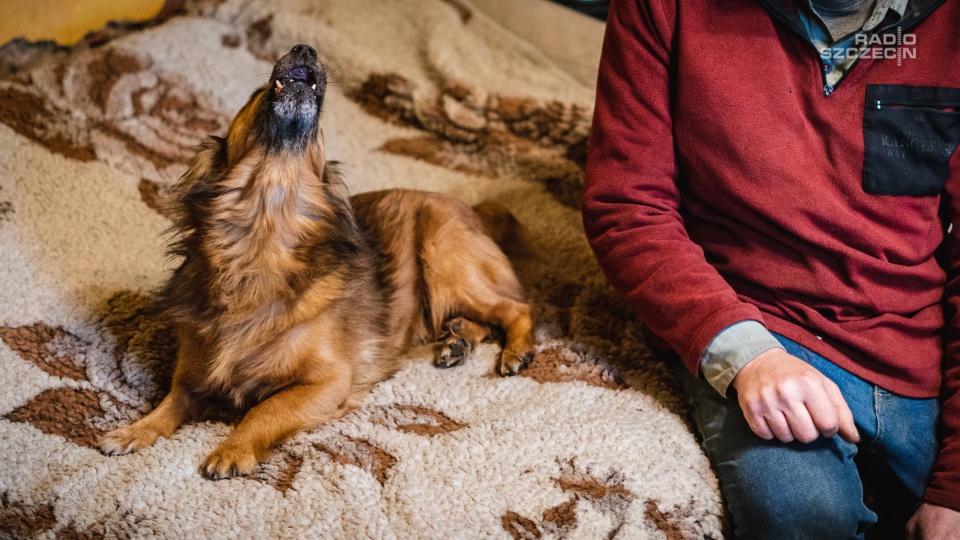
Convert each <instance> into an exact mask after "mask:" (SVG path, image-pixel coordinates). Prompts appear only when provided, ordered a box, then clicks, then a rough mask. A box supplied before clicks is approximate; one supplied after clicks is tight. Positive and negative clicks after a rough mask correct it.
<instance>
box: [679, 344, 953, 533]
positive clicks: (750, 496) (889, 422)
mask: <svg viewBox="0 0 960 540" xmlns="http://www.w3.org/2000/svg"><path fill="white" fill-rule="evenodd" d="M776 337H777V339H779V340H780V342H781V343H782V344H783V346H784V347H785V348H786V349H787V352H789V353H790V354H792V355H794V356H796V357H797V358H800V359H801V360H804V361H806V362H807V363H809V364H810V365H812V366H813V367H815V368H817V369H818V370H819V371H820V372H821V373H823V374H824V375H826V376H827V377H828V378H829V379H830V380H832V381H833V382H835V383H836V384H837V386H839V387H840V391H841V392H842V393H843V396H844V398H846V400H847V404H848V405H849V406H850V410H851V411H852V412H853V418H854V421H855V422H856V425H857V430H858V431H859V432H860V443H859V444H857V445H854V444H850V443H848V442H846V441H844V440H842V439H841V438H840V437H838V436H834V437H831V438H829V439H827V438H823V437H821V438H820V439H817V440H816V441H814V442H812V443H809V444H803V443H800V442H792V443H782V442H779V441H777V440H776V439H774V440H773V441H765V440H763V439H761V438H760V437H758V436H757V435H755V434H754V433H753V432H752V431H751V430H750V427H749V426H748V425H747V421H746V419H745V418H744V417H743V412H742V411H741V410H740V406H739V404H738V402H737V398H736V395H733V396H732V397H729V398H724V397H722V396H720V395H719V394H718V393H717V391H716V390H714V389H713V387H711V386H710V385H709V384H707V382H706V381H704V380H701V379H697V378H695V377H693V375H691V374H690V372H689V371H687V370H686V369H685V368H683V367H682V366H679V369H677V370H676V371H677V373H678V376H679V377H680V380H681V382H682V383H683V385H684V386H685V387H686V390H687V394H688V396H689V398H690V402H691V405H692V413H693V415H692V416H693V420H694V423H695V424H696V426H697V428H698V429H699V431H700V436H701V437H702V444H703V448H704V450H705V451H706V453H707V456H708V457H709V458H710V462H711V463H712V464H713V468H714V471H715V472H716V474H717V478H718V479H719V481H720V488H721V490H722V491H723V495H724V497H725V498H726V501H727V507H728V508H729V510H730V513H731V514H732V517H733V522H734V526H735V532H736V535H737V537H738V538H742V539H748V538H770V539H777V540H784V539H789V538H797V539H818V540H823V539H830V538H863V537H864V534H865V532H866V530H867V528H868V527H870V526H871V525H873V524H874V523H876V522H877V519H878V517H877V514H875V513H874V512H873V511H872V510H870V509H868V508H867V506H866V505H865V504H864V490H863V482H862V481H861V476H860V474H859V472H858V467H857V465H858V464H860V465H861V466H862V467H869V466H870V464H875V466H876V468H877V471H875V472H876V473H877V474H879V475H881V476H884V479H883V482H885V483H884V485H883V486H882V487H880V488H879V489H878V490H877V491H879V492H880V493H877V495H878V496H880V497H886V498H888V499H893V500H892V501H886V502H885V507H888V508H889V510H890V515H891V516H895V517H893V518H891V520H889V521H886V522H885V523H884V522H882V524H881V526H878V527H877V528H876V529H889V530H886V531H884V532H885V533H890V537H891V538H897V537H902V536H903V529H902V528H900V527H902V526H903V524H904V523H905V522H906V519H908V518H909V516H910V514H912V512H913V510H914V509H915V508H916V506H917V505H918V504H919V503H920V498H921V496H922V495H923V491H924V489H925V488H926V484H927V480H928V477H929V475H930V469H931V468H932V466H933V461H934V457H935V455H936V448H937V439H936V425H937V417H938V414H939V403H938V400H936V399H912V398H906V397H902V396H898V395H895V394H892V393H890V392H888V391H886V390H884V389H882V388H880V387H878V386H876V385H874V384H870V383H868V382H866V381H864V380H863V379H861V378H859V377H857V376H855V375H853V374H851V373H849V372H847V371H845V370H843V369H841V368H840V367H838V366H837V365H835V364H833V363H831V362H830V361H828V360H827V359H825V358H823V357H822V356H820V355H818V354H816V353H814V352H813V351H810V350H809V349H807V348H805V347H803V346H801V345H799V344H797V343H795V342H793V341H790V340H788V339H786V338H784V337H782V336H779V335H777V336H776ZM858 452H859V453H860V454H861V455H859V456H858ZM855 456H856V457H857V463H854V457H855ZM864 478H865V479H866V478H867V477H866V476H864ZM868 485H872V484H870V483H869V482H868ZM876 529H875V530H876ZM875 530H871V534H870V536H874V532H875Z"/></svg>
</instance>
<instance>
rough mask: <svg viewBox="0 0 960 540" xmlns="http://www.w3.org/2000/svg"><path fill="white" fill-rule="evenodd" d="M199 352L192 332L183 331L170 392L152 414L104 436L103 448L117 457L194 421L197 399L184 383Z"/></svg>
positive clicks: (101, 445)
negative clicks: (185, 423) (188, 370)
mask: <svg viewBox="0 0 960 540" xmlns="http://www.w3.org/2000/svg"><path fill="white" fill-rule="evenodd" d="M198 354H199V353H198V349H197V344H196V342H195V340H194V339H193V338H192V337H191V336H190V335H189V334H186V333H184V332H181V333H180V348H179V349H178V350H177V364H176V367H175V368H174V373H173V385H172V387H171V388H170V393H169V394H167V396H166V397H165V398H163V401H161V402H160V405H157V408H156V409H154V410H152V411H150V414H148V415H146V416H144V417H143V418H141V419H139V420H137V421H136V422H134V423H132V424H130V425H129V426H125V427H122V428H120V429H115V430H113V431H111V432H110V433H107V434H106V435H104V436H103V437H101V438H100V441H99V443H98V446H99V447H100V451H101V452H103V453H104V454H107V455H109V456H115V455H119V454H127V453H129V452H133V451H135V450H140V449H142V448H146V447H148V446H150V445H152V444H153V443H155V442H156V441H157V439H158V438H160V437H164V438H167V437H170V435H173V432H174V431H176V430H177V428H178V427H180V426H181V425H183V423H184V422H186V421H188V420H190V419H191V418H192V417H193V415H194V408H195V399H194V396H193V395H192V394H191V393H190V390H189V389H188V388H187V387H186V385H184V384H183V383H182V382H181V376H182V372H183V371H184V370H187V369H189V366H192V365H194V364H195V363H196V361H197V358H198V356H197V355H198Z"/></svg>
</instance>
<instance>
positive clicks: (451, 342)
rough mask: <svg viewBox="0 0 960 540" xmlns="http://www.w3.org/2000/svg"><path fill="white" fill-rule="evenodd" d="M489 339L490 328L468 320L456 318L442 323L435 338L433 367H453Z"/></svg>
mask: <svg viewBox="0 0 960 540" xmlns="http://www.w3.org/2000/svg"><path fill="white" fill-rule="evenodd" d="M489 337H490V327H489V326H487V325H485V324H478V323H475V322H473V321H471V320H470V319H465V318H463V317H457V318H454V319H450V320H449V321H447V322H445V323H443V326H442V327H441V329H440V335H439V336H438V337H437V340H438V341H439V343H438V344H437V350H436V356H435V357H434V359H433V365H435V366H437V367H439V368H448V367H453V366H455V365H457V364H459V363H461V362H463V360H464V359H465V358H466V357H468V356H470V353H472V352H473V349H474V348H476V346H477V345H478V344H479V343H480V342H481V341H483V340H485V339H487V338H489Z"/></svg>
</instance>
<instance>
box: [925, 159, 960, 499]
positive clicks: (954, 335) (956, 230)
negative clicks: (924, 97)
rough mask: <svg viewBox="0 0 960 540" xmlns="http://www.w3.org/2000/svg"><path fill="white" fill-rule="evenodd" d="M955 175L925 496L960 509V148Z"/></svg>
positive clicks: (948, 196) (948, 207)
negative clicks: (934, 446)
mask: <svg viewBox="0 0 960 540" xmlns="http://www.w3.org/2000/svg"><path fill="white" fill-rule="evenodd" d="M950 170H951V175H950V177H949V179H948V180H947V187H946V192H945V193H944V195H943V198H942V200H941V208H943V209H944V216H943V217H944V220H945V222H946V223H947V224H948V228H947V231H948V232H947V235H946V239H945V240H944V242H945V244H946V249H947V251H946V253H947V287H946V290H945V291H944V311H945V313H944V316H945V317H944V318H945V320H946V324H947V327H946V331H945V333H944V357H943V367H942V370H943V385H942V387H941V393H940V400H941V407H942V408H941V411H940V450H939V453H938V454H937V460H936V462H934V465H933V473H932V475H931V481H930V484H929V486H928V487H927V491H926V493H925V495H924V500H926V501H927V502H931V503H933V504H937V505H940V506H946V507H947V508H952V509H954V510H958V511H960V174H958V173H957V172H956V171H958V170H960V152H954V155H953V159H952V160H951V162H950Z"/></svg>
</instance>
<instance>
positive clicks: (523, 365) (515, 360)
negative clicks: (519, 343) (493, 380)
mask: <svg viewBox="0 0 960 540" xmlns="http://www.w3.org/2000/svg"><path fill="white" fill-rule="evenodd" d="M533 356H534V353H533V351H526V352H522V353H516V352H513V351H511V350H508V349H504V351H503V352H502V353H500V359H499V360H498V361H497V373H499V374H500V375H503V376H504V377H509V376H510V375H516V374H517V373H520V372H521V371H523V370H525V369H527V366H529V365H530V362H532V361H533Z"/></svg>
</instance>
